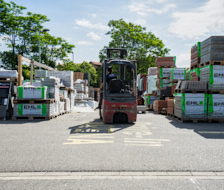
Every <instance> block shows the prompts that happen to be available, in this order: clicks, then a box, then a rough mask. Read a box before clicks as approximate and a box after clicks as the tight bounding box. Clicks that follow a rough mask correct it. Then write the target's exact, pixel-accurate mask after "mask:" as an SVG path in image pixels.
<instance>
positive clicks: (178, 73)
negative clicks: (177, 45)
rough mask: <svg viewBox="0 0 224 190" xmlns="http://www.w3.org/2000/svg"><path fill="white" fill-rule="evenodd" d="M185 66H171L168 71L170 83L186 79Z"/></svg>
mask: <svg viewBox="0 0 224 190" xmlns="http://www.w3.org/2000/svg"><path fill="white" fill-rule="evenodd" d="M186 71H187V69H186V68H173V69H172V70H171V71H170V77H169V79H170V83H174V82H177V81H178V80H186Z"/></svg>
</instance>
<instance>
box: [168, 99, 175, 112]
mask: <svg viewBox="0 0 224 190" xmlns="http://www.w3.org/2000/svg"><path fill="white" fill-rule="evenodd" d="M167 108H168V109H167V114H168V115H171V116H172V115H173V114H174V99H169V100H167Z"/></svg>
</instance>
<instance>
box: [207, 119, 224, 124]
mask: <svg viewBox="0 0 224 190" xmlns="http://www.w3.org/2000/svg"><path fill="white" fill-rule="evenodd" d="M208 123H224V118H223V119H221V118H220V119H218V118H215V119H208Z"/></svg>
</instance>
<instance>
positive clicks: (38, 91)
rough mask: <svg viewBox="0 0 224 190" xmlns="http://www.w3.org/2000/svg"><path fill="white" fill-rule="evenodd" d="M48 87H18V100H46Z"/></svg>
mask: <svg viewBox="0 0 224 190" xmlns="http://www.w3.org/2000/svg"><path fill="white" fill-rule="evenodd" d="M46 98H47V86H43V87H35V86H18V89H17V99H46Z"/></svg>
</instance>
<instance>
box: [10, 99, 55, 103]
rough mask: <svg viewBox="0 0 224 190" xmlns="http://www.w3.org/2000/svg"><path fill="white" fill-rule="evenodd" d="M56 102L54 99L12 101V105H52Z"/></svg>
mask: <svg viewBox="0 0 224 190" xmlns="http://www.w3.org/2000/svg"><path fill="white" fill-rule="evenodd" d="M54 102H56V100H55V99H54V98H50V99H14V100H13V103H14V104H52V103H54Z"/></svg>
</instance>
